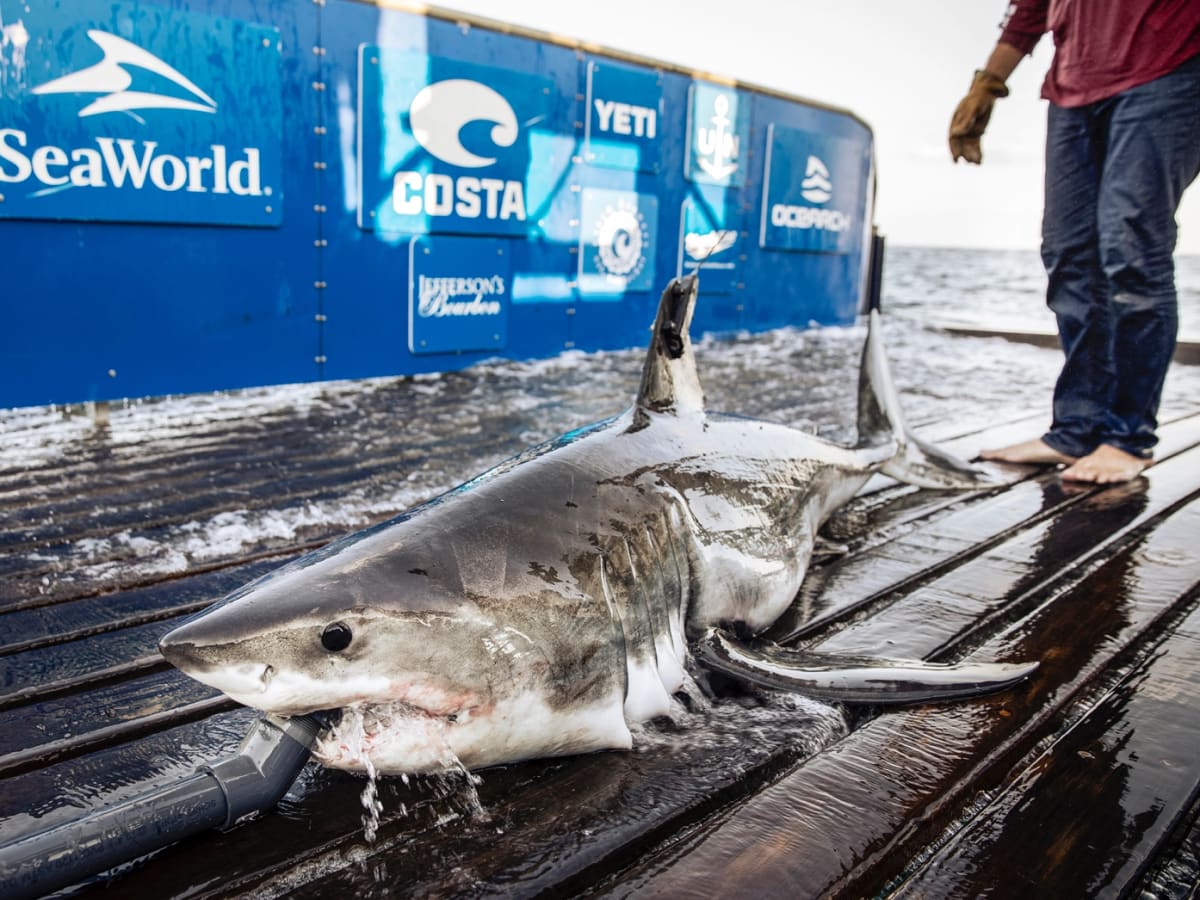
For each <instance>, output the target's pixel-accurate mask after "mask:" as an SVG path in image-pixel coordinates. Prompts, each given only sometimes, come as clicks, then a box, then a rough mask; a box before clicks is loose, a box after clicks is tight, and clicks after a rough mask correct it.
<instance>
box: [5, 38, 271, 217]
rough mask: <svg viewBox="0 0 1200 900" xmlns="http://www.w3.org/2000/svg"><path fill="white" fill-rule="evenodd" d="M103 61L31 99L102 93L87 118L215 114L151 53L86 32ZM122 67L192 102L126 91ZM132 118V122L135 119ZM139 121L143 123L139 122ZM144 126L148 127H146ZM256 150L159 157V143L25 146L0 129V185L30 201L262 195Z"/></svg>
mask: <svg viewBox="0 0 1200 900" xmlns="http://www.w3.org/2000/svg"><path fill="white" fill-rule="evenodd" d="M87 35H88V37H89V38H91V40H92V42H93V43H95V44H96V46H97V47H99V48H100V49H101V50H102V51H103V53H104V58H103V59H102V60H101V61H100V62H98V63H96V64H95V65H92V66H88V67H87V68H85V69H80V70H79V71H77V72H71V73H69V74H67V75H63V76H62V77H60V78H55V79H54V80H53V81H48V82H46V83H45V84H43V85H40V86H38V87H35V88H33V89H32V93H33V94H35V95H39V96H41V95H47V94H103V95H104V96H102V97H98V98H97V99H95V100H93V101H92V102H90V103H88V104H87V105H86V106H84V107H83V108H82V109H80V110H79V111H78V113H77V115H78V117H79V118H89V117H91V116H97V115H100V114H102V113H113V112H124V113H128V114H131V115H132V114H133V111H134V110H139V109H140V110H145V109H167V110H183V111H188V112H198V113H205V114H210V115H211V114H212V113H215V112H216V110H217V103H216V101H215V100H213V98H212V97H210V96H209V95H208V94H206V93H205V92H204V91H203V90H201V89H200V88H199V87H198V86H197V85H196V84H195V83H193V82H192V81H191V80H190V79H188V78H187V77H185V76H184V75H183V74H181V73H180V72H179V71H177V70H176V69H175V68H173V67H172V66H170V65H168V64H167V63H165V62H163V60H161V59H159V58H158V57H157V56H155V55H154V54H152V53H150V52H149V51H147V50H143V49H142V48H141V47H138V46H137V45H136V44H132V43H130V42H129V41H127V40H125V39H124V38H121V37H118V36H117V35H115V34H109V33H108V32H106V31H99V30H96V29H92V30H89V31H88V33H87ZM126 67H133V68H137V69H145V70H147V71H150V72H153V73H154V74H156V75H158V76H160V77H162V78H164V79H166V80H167V81H170V82H171V83H173V84H175V85H177V86H178V87H179V88H181V89H182V90H183V91H186V92H187V94H188V95H189V96H190V97H191V98H192V99H188V98H186V97H180V96H172V95H170V94H162V93H152V92H150V91H134V90H130V87H131V86H132V85H133V76H132V75H131V74H130V73H129V71H128V70H127V68H126ZM135 118H137V117H136V116H135ZM138 121H141V119H138ZM143 124H145V123H143ZM260 156H261V153H260V150H259V149H258V148H257V147H243V148H242V151H241V155H240V156H238V155H237V154H236V153H231V152H230V148H228V147H226V146H225V145H224V144H210V145H208V146H207V147H205V148H203V150H201V151H200V152H197V153H192V154H179V155H176V154H172V153H163V152H160V150H159V142H158V141H154V140H142V141H134V140H131V139H129V138H113V137H107V136H99V137H95V138H94V139H93V145H92V146H84V147H60V146H56V145H54V144H45V145H42V146H30V139H29V135H28V133H27V132H24V131H21V130H19V129H16V128H0V183H8V184H22V183H24V182H27V181H30V180H33V181H35V182H37V183H39V184H40V185H41V187H40V188H38V189H37V191H35V193H34V194H31V196H37V195H39V194H42V193H48V192H53V191H57V190H61V189H65V188H73V187H80V188H107V187H110V186H111V187H115V188H124V187H126V186H128V187H129V188H131V189H133V190H136V191H142V190H145V189H147V188H155V189H157V190H160V191H164V192H166V193H173V192H175V191H187V192H189V193H194V194H205V193H213V194H235V195H241V196H256V197H257V196H263V195H269V194H270V193H271V188H270V187H264V186H263V184H262V167H261V160H260Z"/></svg>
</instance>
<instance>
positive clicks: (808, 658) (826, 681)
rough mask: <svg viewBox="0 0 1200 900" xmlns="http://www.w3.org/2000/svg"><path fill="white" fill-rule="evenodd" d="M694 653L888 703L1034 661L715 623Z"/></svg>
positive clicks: (1023, 671) (784, 680)
mask: <svg viewBox="0 0 1200 900" xmlns="http://www.w3.org/2000/svg"><path fill="white" fill-rule="evenodd" d="M695 653H696V659H697V660H699V661H700V662H701V663H702V664H703V665H704V667H705V668H707V669H711V670H712V671H714V672H720V673H722V674H724V675H728V676H730V677H731V678H735V679H737V680H739V681H748V682H751V683H753V684H758V685H762V686H763V687H768V688H774V689H776V690H783V691H800V692H803V693H804V694H807V695H808V696H811V697H817V698H818V699H821V700H832V701H837V702H842V703H871V704H893V705H895V704H902V703H924V702H926V701H930V700H960V699H963V698H965V697H974V696H977V695H979V694H987V693H991V692H992V691H998V690H1001V689H1003V688H1007V687H1011V686H1012V685H1014V684H1017V683H1018V682H1020V681H1022V680H1024V679H1025V678H1028V677H1029V676H1030V675H1031V674H1033V672H1034V670H1035V669H1037V666H1038V664H1037V663H959V664H956V665H946V664H940V663H927V662H917V661H910V660H895V659H875V658H869V657H858V656H854V657H841V656H830V655H828V654H821V653H812V652H808V651H803V650H789V649H787V648H785V647H780V646H778V645H777V644H770V643H762V644H760V645H755V646H754V647H750V646H746V645H743V644H740V643H738V642H737V641H735V640H733V639H732V638H730V637H729V636H728V635H725V634H723V633H722V632H720V631H717V630H716V629H709V631H708V632H707V633H706V634H705V635H704V637H702V638H701V639H700V641H699V642H698V643H697V645H696V648H695Z"/></svg>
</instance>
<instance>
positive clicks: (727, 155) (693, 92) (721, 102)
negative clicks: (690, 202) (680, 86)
mask: <svg viewBox="0 0 1200 900" xmlns="http://www.w3.org/2000/svg"><path fill="white" fill-rule="evenodd" d="M750 99H751V98H750V95H749V94H745V93H742V92H740V91H736V90H734V89H733V88H727V87H717V86H716V85H713V84H708V83H707V82H704V81H696V82H693V83H692V85H691V87H690V90H689V92H688V134H687V147H688V156H687V177H688V178H689V179H690V180H692V181H700V182H705V183H707V184H719V185H724V186H727V187H728V186H739V185H742V184H745V182H746V169H747V158H746V154H745V152H744V150H745V147H746V145H747V144H748V143H749V136H750Z"/></svg>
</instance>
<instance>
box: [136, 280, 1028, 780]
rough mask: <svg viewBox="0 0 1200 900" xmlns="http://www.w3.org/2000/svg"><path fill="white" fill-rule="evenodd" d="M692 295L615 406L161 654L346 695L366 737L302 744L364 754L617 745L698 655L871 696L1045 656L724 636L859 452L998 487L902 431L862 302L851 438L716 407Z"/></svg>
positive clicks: (789, 586) (231, 690) (349, 763)
mask: <svg viewBox="0 0 1200 900" xmlns="http://www.w3.org/2000/svg"><path fill="white" fill-rule="evenodd" d="M696 292H697V279H696V278H695V277H694V276H693V277H689V278H686V279H677V280H675V281H673V282H672V283H671V284H670V285H669V286H668V288H667V289H666V291H665V292H664V293H663V299H662V302H661V304H660V306H659V311H658V316H657V319H656V321H655V325H654V331H653V338H652V341H651V345H650V349H649V353H648V355H647V360H646V364H645V368H644V371H643V376H642V383H641V388H640V390H639V393H638V397H637V401H636V403H635V404H634V406H633V407H632V408H631V409H629V410H628V411H627V412H625V413H623V414H621V415H619V416H616V417H614V418H611V419H608V420H606V421H602V422H599V423H596V424H594V425H590V426H588V427H585V428H581V429H578V430H576V431H572V432H570V433H568V434H565V435H563V436H561V437H559V438H557V439H555V440H553V441H550V442H548V443H546V444H543V445H541V446H538V447H534V448H532V449H530V450H528V451H526V452H524V453H522V454H520V455H519V456H516V457H514V458H513V459H511V460H509V461H507V462H505V463H502V464H500V465H499V466H497V467H495V468H494V469H491V470H490V471H488V472H486V473H484V474H482V475H480V476H478V477H477V478H475V479H473V480H472V481H469V482H467V483H466V484H464V485H462V486H461V487H458V488H456V489H454V490H452V491H450V492H448V493H446V494H444V495H442V496H440V497H437V498H436V499H434V500H431V501H429V502H428V503H425V504H423V505H421V506H418V507H416V508H414V509H412V510H409V511H408V512H406V513H403V514H402V515H400V516H398V517H396V518H394V519H392V520H390V521H388V522H385V523H383V524H381V525H378V526H375V527H373V528H369V529H367V530H365V531H361V532H358V533H356V534H353V535H350V536H348V537H346V538H343V539H341V540H339V541H337V542H335V543H333V544H331V545H329V546H328V547H325V548H323V549H321V550H319V551H317V552H315V553H311V554H309V555H307V556H304V557H302V558H300V559H298V560H296V561H294V562H292V563H290V564H288V565H286V566H284V567H282V568H281V569H279V570H277V571H276V572H273V573H271V574H269V575H267V576H265V577H264V578H262V579H259V580H258V581H256V582H253V583H251V584H249V585H247V586H246V587H244V588H242V589H240V590H238V591H236V592H234V593H233V594H231V595H230V596H228V597H226V598H225V599H224V600H222V601H220V602H219V603H217V604H216V605H214V606H212V607H210V608H209V609H207V610H205V611H204V612H202V613H200V614H199V615H197V616H195V617H194V618H192V619H190V620H188V621H187V622H185V623H184V624H182V625H180V626H179V627H177V628H175V629H174V630H173V631H171V632H170V633H169V634H167V635H166V636H165V637H164V638H163V639H162V641H161V643H160V645H159V647H160V650H161V651H162V653H163V655H164V656H165V657H166V658H167V659H168V660H169V661H170V662H172V663H173V664H174V665H176V666H178V667H179V668H180V669H182V670H183V671H184V672H186V673H187V674H188V675H190V676H192V677H193V678H196V679H198V680H199V681H202V682H204V683H206V684H209V685H212V686H214V687H216V688H218V689H219V690H221V691H223V692H224V693H226V694H227V695H228V696H230V697H231V698H233V699H234V700H236V701H238V702H240V703H244V704H246V705H248V706H252V707H256V708H258V709H261V710H265V711H268V712H272V713H276V714H282V715H295V714H304V713H309V712H315V711H320V710H345V711H356V712H357V713H358V714H359V718H358V720H357V722H358V723H359V724H358V725H357V726H356V727H357V728H358V730H357V732H355V734H354V735H353V736H352V737H350V738H348V737H347V736H346V734H345V733H343V734H341V735H337V736H335V737H333V738H332V739H329V740H326V741H325V742H324V743H323V744H322V745H321V746H320V747H319V748H318V758H320V759H321V760H322V762H324V763H326V764H327V765H330V766H334V767H339V768H346V769H355V770H361V769H374V770H376V771H380V772H419V771H428V770H436V769H441V768H444V767H445V766H446V765H447V764H448V761H452V760H454V759H456V758H457V760H460V761H461V763H462V764H463V765H465V766H467V767H470V768H477V767H483V766H488V765H495V764H500V763H508V762H513V761H517V760H522V759H527V758H532V757H540V756H554V755H562V754H572V753H582V752H588V751H593V750H599V749H613V748H617V749H620V748H628V747H630V746H631V745H632V737H631V733H630V730H629V726H630V725H632V724H636V723H639V722H643V721H646V720H648V719H651V718H653V717H655V716H659V715H663V714H667V713H669V712H670V711H671V710H672V708H673V705H674V703H675V701H674V700H673V696H674V695H675V694H676V693H678V692H680V691H684V690H688V689H690V688H691V687H692V681H691V678H690V676H689V665H690V664H692V663H694V662H696V661H697V660H699V661H700V662H702V663H703V664H704V665H706V666H709V667H712V668H714V669H717V670H719V671H722V672H724V673H725V674H729V675H733V676H734V677H737V678H740V679H742V680H748V681H757V682H759V683H764V684H769V685H770V686H772V687H776V688H779V687H783V688H787V689H792V690H800V691H803V690H806V689H807V690H811V691H812V693H813V694H814V695H817V696H820V697H824V698H827V699H832V700H846V701H859V702H870V703H885V702H893V703H895V702H914V701H924V700H928V699H937V698H948V697H956V696H970V695H972V694H977V693H982V692H984V691H988V690H995V689H997V688H1000V687H1004V686H1007V685H1010V684H1013V683H1015V682H1017V681H1019V680H1021V679H1022V678H1024V677H1026V676H1027V675H1028V674H1029V673H1030V672H1031V671H1032V670H1033V668H1034V667H1035V666H1036V664H1032V665H1015V664H983V665H969V666H937V665H931V664H924V663H918V662H908V663H897V662H895V661H887V660H864V659H857V658H856V659H851V660H844V661H838V660H832V661H831V660H829V659H821V660H814V658H812V657H811V656H809V657H805V658H800V657H798V656H797V655H796V654H795V651H784V650H782V649H781V648H771V647H761V646H756V647H754V648H751V647H740V646H739V645H738V644H737V642H736V641H735V640H734V639H733V638H732V637H731V636H730V635H729V633H728V629H735V630H736V631H737V632H738V633H739V634H750V635H753V634H755V633H757V632H760V631H762V630H763V629H765V628H767V627H768V626H770V625H771V624H772V623H773V622H774V621H775V620H776V619H777V618H778V617H779V616H780V614H781V613H782V612H783V611H784V610H785V609H786V608H787V607H788V605H789V604H790V603H791V601H792V599H793V598H794V597H795V595H796V593H797V591H798V589H799V587H800V583H801V580H802V579H803V577H804V573H805V570H806V568H807V566H808V563H809V560H810V558H811V555H812V552H813V544H814V541H815V539H816V535H817V529H818V528H819V527H820V525H821V523H822V522H823V521H824V520H825V518H826V517H827V516H828V515H829V514H830V513H831V512H832V511H834V510H835V509H837V508H838V507H839V506H841V505H842V504H844V503H845V502H847V501H848V500H849V499H850V498H851V497H853V496H854V494H855V493H856V492H857V491H858V490H859V488H860V487H861V486H862V485H863V484H864V483H865V482H866V481H867V479H868V478H870V477H871V475H872V474H874V473H875V472H880V471H881V472H885V473H887V474H890V475H892V476H894V477H896V478H899V479H902V480H904V481H907V482H911V483H915V484H919V485H923V486H929V487H937V488H978V487H981V486H987V484H988V481H987V479H986V478H985V476H983V475H981V474H980V473H979V472H977V471H976V470H975V469H973V468H972V467H971V466H969V465H968V464H966V463H963V462H961V461H959V460H955V459H953V458H952V457H949V456H948V455H947V454H945V453H944V452H943V451H940V450H938V449H937V448H933V447H930V446H928V445H925V444H922V443H920V442H917V441H915V440H914V439H913V438H911V437H910V436H909V435H908V432H907V431H906V430H905V428H904V425H903V421H902V418H901V416H900V411H899V404H898V402H897V398H896V392H895V388H894V386H893V385H892V382H891V378H890V376H889V374H888V371H887V364H886V359H885V357H884V353H883V347H882V344H881V342H880V338H879V323H878V321H877V314H876V313H873V314H872V322H871V326H870V329H869V335H868V339H867V344H866V347H865V349H864V353H863V366H862V374H861V378H860V389H859V394H860V398H859V405H860V409H859V431H860V443H859V445H858V446H855V447H843V446H838V445H834V444H830V443H828V442H825V441H822V440H820V439H818V438H816V437H814V436H811V435H807V434H804V433H802V432H799V431H796V430H794V429H791V428H788V427H785V426H782V425H776V424H772V423H769V422H762V421H756V420H751V419H745V418H737V417H732V416H722V415H716V414H712V413H708V412H706V411H705V409H704V401H703V394H702V391H701V387H700V380H699V377H698V374H697V371H696V364H695V358H694V356H693V353H692V346H691V342H690V340H689V337H688V326H689V324H690V321H691V316H692V310H693V308H694V304H695V301H696ZM714 629H719V630H714ZM693 648H696V649H697V651H698V653H697V656H696V657H693V656H692V649H693ZM831 672H833V673H836V674H833V675H831V674H830V673H831Z"/></svg>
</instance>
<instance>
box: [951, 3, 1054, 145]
mask: <svg viewBox="0 0 1200 900" xmlns="http://www.w3.org/2000/svg"><path fill="white" fill-rule="evenodd" d="M1048 6H1049V0H1017V2H1014V3H1011V4H1009V8H1008V13H1007V15H1005V17H1004V22H1003V23H1002V24H1001V33H1000V40H999V41H998V42H997V43H996V46H995V48H994V49H993V50H992V52H991V55H989V56H988V59H987V62H986V63H985V64H984V66H983V68H982V69H977V70H976V71H975V77H974V79H972V81H971V88H970V90H968V91H967V96H965V97H964V98H963V99H962V101H961V102H960V103H959V104H958V107H957V108H956V109H955V110H954V117H953V118H952V119H951V120H950V158H951V159H953V160H954V161H955V162H958V161H959V160H960V159H965V160H966V161H967V162H970V163H975V164H977V165H978V164H979V163H981V162H983V150H982V148H981V147H980V144H979V139H980V138H981V137H983V132H984V130H985V129H986V128H987V125H988V121H989V120H990V119H991V117H992V106H993V105H994V104H995V103H996V99H997V98H998V97H1007V96H1008V85H1007V84H1005V82H1006V81H1008V78H1009V76H1010V75H1012V73H1013V72H1014V71H1015V70H1016V68H1017V66H1018V65H1020V63H1021V60H1022V59H1024V58H1025V56H1026V54H1029V53H1032V52H1033V48H1034V47H1035V46H1036V45H1037V42H1038V40H1039V39H1040V38H1041V36H1042V34H1043V33H1044V32H1045V30H1046V12H1047V8H1048Z"/></svg>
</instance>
